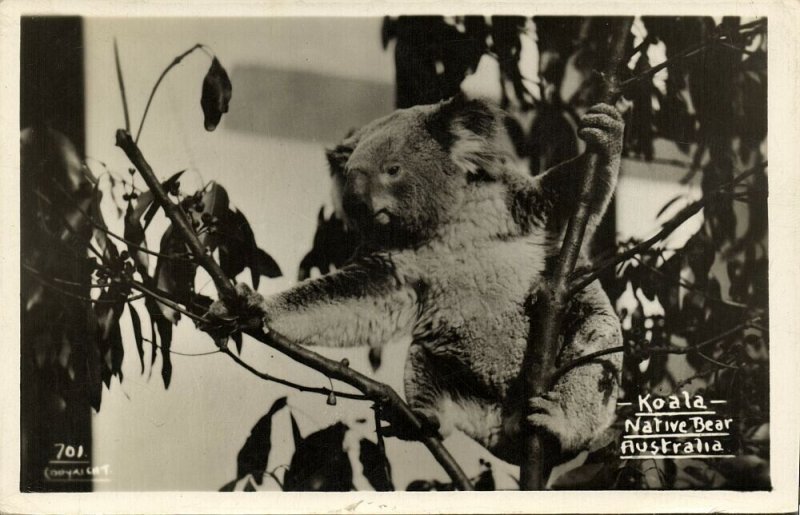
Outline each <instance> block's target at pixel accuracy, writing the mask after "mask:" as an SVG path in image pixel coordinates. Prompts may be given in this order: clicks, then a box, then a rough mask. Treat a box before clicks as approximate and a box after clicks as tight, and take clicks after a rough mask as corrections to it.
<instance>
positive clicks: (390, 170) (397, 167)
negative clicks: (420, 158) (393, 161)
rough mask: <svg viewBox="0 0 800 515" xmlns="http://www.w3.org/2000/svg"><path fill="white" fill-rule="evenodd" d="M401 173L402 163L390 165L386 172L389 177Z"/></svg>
mask: <svg viewBox="0 0 800 515" xmlns="http://www.w3.org/2000/svg"><path fill="white" fill-rule="evenodd" d="M399 173H400V165H389V166H387V167H386V174H387V175H388V176H389V177H394V176H395V175H397V174H399Z"/></svg>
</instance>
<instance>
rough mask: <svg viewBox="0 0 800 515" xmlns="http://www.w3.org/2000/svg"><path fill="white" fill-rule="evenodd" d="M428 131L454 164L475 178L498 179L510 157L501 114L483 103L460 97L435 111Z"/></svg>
mask: <svg viewBox="0 0 800 515" xmlns="http://www.w3.org/2000/svg"><path fill="white" fill-rule="evenodd" d="M426 128H427V130H428V132H429V133H430V134H431V136H432V137H433V138H434V139H435V140H436V141H437V142H438V143H439V144H440V145H442V148H444V149H445V150H447V151H449V152H450V157H451V159H452V160H453V162H454V163H455V164H456V165H457V166H458V167H459V168H461V169H463V170H464V171H465V172H466V173H468V174H470V175H472V176H473V177H489V178H496V177H499V176H500V175H501V173H502V171H503V168H504V167H505V164H506V161H507V160H508V159H509V158H510V157H511V147H510V140H509V138H508V135H507V134H506V132H505V127H504V125H503V122H502V115H501V112H500V110H499V109H497V108H495V107H493V106H492V105H491V104H489V103H488V102H486V101H484V100H477V99H472V100H470V99H467V98H466V97H465V96H464V95H463V94H458V95H456V96H455V97H453V98H452V99H450V100H447V101H444V102H442V103H440V104H439V105H438V106H437V107H436V108H435V109H434V111H433V112H432V113H431V114H430V115H429V117H428V119H427V120H426Z"/></svg>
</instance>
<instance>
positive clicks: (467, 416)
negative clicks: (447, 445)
mask: <svg viewBox="0 0 800 515" xmlns="http://www.w3.org/2000/svg"><path fill="white" fill-rule="evenodd" d="M501 116H502V115H501V113H500V112H499V111H498V110H496V109H495V108H493V107H491V106H490V105H488V104H487V103H484V102H482V101H477V100H466V99H464V98H456V99H454V100H451V101H447V102H442V103H440V104H437V105H430V106H417V107H413V108H410V109H405V110H400V111H396V112H394V113H392V114H390V115H389V116H387V117H385V118H382V119H379V120H376V121H374V122H372V123H370V124H369V125H367V126H365V127H363V128H362V129H360V130H359V131H357V132H356V133H355V134H353V135H352V136H350V137H348V138H347V139H346V140H345V141H344V142H342V144H340V145H339V146H338V147H337V148H336V149H334V150H333V151H331V152H330V154H329V160H330V162H331V166H332V171H333V174H334V176H335V177H336V176H338V177H340V178H341V180H342V182H341V184H340V185H341V188H342V208H343V210H344V212H345V214H346V221H347V223H348V225H349V227H351V228H352V229H354V230H357V231H359V232H360V233H361V237H362V241H363V242H364V243H363V245H362V247H361V248H360V250H359V251H358V252H357V254H356V256H355V257H354V258H353V260H352V261H351V262H350V263H349V264H348V265H347V266H345V267H343V268H341V269H340V270H338V271H336V272H334V273H331V274H329V275H326V276H323V277H320V278H317V279H313V280H306V281H304V282H301V283H300V284H298V285H297V286H295V287H294V288H292V289H290V290H288V291H286V292H284V293H281V294H278V295H276V296H273V297H270V298H267V299H261V300H260V302H261V307H262V309H263V311H264V313H265V317H264V319H265V324H266V326H267V327H269V328H271V329H273V330H275V331H277V332H279V333H281V334H283V335H285V336H287V337H288V338H290V339H292V340H294V341H296V342H299V343H302V344H307V345H325V346H353V345H364V346H371V347H375V348H378V347H380V346H381V345H383V344H384V343H385V342H387V341H389V340H393V339H395V338H397V337H399V336H403V335H406V336H410V337H411V338H412V344H411V346H410V350H409V354H408V359H407V362H406V365H405V390H406V397H407V400H408V402H409V403H410V405H411V407H412V408H414V409H416V410H418V411H419V412H420V413H421V414H423V415H425V416H426V417H427V418H428V419H431V420H434V421H436V422H438V424H439V426H440V429H441V433H442V434H443V435H446V434H448V433H449V432H450V431H452V430H453V429H454V428H457V429H460V430H462V431H464V432H465V433H467V434H468V435H470V436H471V437H472V438H474V439H475V440H477V441H478V442H480V443H481V444H482V445H484V446H486V447H487V448H488V449H489V450H491V451H492V452H494V453H495V454H496V455H498V456H499V457H500V458H503V459H505V460H507V461H509V462H512V463H518V461H519V456H520V452H519V440H520V439H519V438H518V435H519V432H520V424H521V422H522V420H523V416H524V414H525V413H527V412H529V410H528V407H529V406H531V405H532V407H533V408H534V414H533V415H530V416H529V418H528V420H529V421H530V422H531V423H533V424H535V425H538V426H539V427H542V428H544V429H546V430H547V431H548V432H550V433H551V434H552V435H554V436H555V437H556V439H557V441H558V442H559V443H560V450H561V451H562V452H566V453H572V452H576V451H579V450H581V449H583V448H586V447H587V446H588V445H589V443H590V442H591V441H592V439H593V438H594V437H595V436H597V435H598V434H599V433H600V432H602V431H603V430H604V429H606V428H607V427H608V426H609V424H610V423H611V422H612V420H613V412H614V406H615V399H616V388H617V377H618V373H619V366H620V357H619V355H616V354H615V355H610V356H605V357H603V358H601V359H598V360H596V361H594V362H592V363H591V364H589V365H586V366H580V367H577V368H574V369H572V370H571V371H570V372H568V373H567V374H565V375H564V376H563V377H562V378H561V379H560V380H559V381H558V383H557V384H556V386H555V389H554V391H553V392H551V393H550V394H548V395H546V396H544V397H541V398H536V399H530V400H528V401H527V402H528V406H526V400H525V399H524V398H523V396H522V394H521V392H522V389H521V381H520V378H519V375H520V371H521V364H522V359H523V355H524V353H525V349H526V346H527V339H528V332H529V319H528V316H527V314H526V302H529V301H530V299H531V298H534V299H535V296H536V290H537V288H539V287H541V286H542V285H543V284H544V280H543V279H544V277H545V276H546V275H547V274H548V273H549V271H550V269H551V268H552V265H553V263H554V258H555V256H557V254H558V251H559V247H560V243H561V235H562V233H563V229H564V226H565V225H566V223H565V222H566V220H567V218H568V216H569V215H570V214H571V212H572V211H573V210H574V208H575V202H576V199H577V188H578V183H579V174H580V170H581V166H580V160H581V159H582V158H577V159H575V160H572V161H569V162H567V163H564V164H562V165H559V166H557V167H555V168H553V169H551V170H549V171H548V172H546V173H545V174H542V175H540V176H537V177H530V176H528V175H526V174H525V173H523V172H520V171H518V170H517V169H516V168H515V165H514V164H513V158H512V156H511V149H510V145H509V143H508V137H507V135H506V133H505V130H504V128H503V123H502V118H501ZM582 126H583V128H582V129H581V132H580V135H581V137H582V138H583V139H585V140H586V141H587V144H588V145H589V146H590V147H591V148H592V149H593V150H594V151H595V152H597V153H598V154H599V155H600V159H601V163H602V171H601V175H602V178H603V185H602V187H601V188H600V189H599V190H598V191H597V196H596V198H595V199H594V202H593V205H592V212H593V216H592V219H591V222H590V226H589V228H588V230H587V237H588V236H589V235H591V233H592V231H593V229H594V227H595V226H596V224H597V223H598V221H599V219H600V217H601V216H602V215H603V212H604V211H605V209H606V206H607V204H608V202H609V199H610V197H611V195H612V193H613V189H614V186H615V182H616V177H617V172H618V169H619V157H620V152H621V139H622V122H621V118H620V116H619V114H618V113H617V112H616V110H615V109H613V108H611V107H609V106H602V105H601V106H596V107H595V108H593V109H592V110H590V112H589V114H587V115H586V116H585V117H584V119H583V124H582ZM566 321H567V322H566V326H565V328H564V332H563V333H564V334H563V335H564V342H563V346H562V349H561V354H560V356H559V363H560V364H563V363H566V362H568V361H569V360H571V359H574V358H575V357H576V356H580V355H583V354H586V353H589V352H593V351H597V350H600V349H604V348H608V347H612V346H616V345H619V344H620V343H621V333H620V326H619V321H618V319H617V316H616V315H615V313H614V311H613V309H612V307H611V305H610V303H609V300H608V298H607V296H606V295H605V293H604V292H603V290H602V289H601V287H600V285H599V283H597V282H595V283H593V284H591V285H590V286H588V287H587V288H586V289H585V290H584V291H583V292H581V293H580V294H579V295H577V297H576V298H575V299H574V300H573V301H572V303H571V305H570V307H569V311H568V313H567V315H566Z"/></svg>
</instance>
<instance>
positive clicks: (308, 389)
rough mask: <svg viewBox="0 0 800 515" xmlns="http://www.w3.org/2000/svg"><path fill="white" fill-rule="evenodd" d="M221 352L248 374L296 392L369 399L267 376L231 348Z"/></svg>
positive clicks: (354, 394) (223, 348)
mask: <svg viewBox="0 0 800 515" xmlns="http://www.w3.org/2000/svg"><path fill="white" fill-rule="evenodd" d="M219 352H221V353H223V354H225V355H227V356H228V357H229V358H231V359H232V360H233V361H235V362H236V363H237V364H238V365H239V366H241V367H242V368H244V369H245V370H247V371H248V372H250V373H252V374H253V375H255V376H258V377H260V378H261V379H263V380H265V381H271V382H273V383H278V384H282V385H284V386H288V387H290V388H294V389H295V390H297V391H299V392H308V393H318V394H320V395H324V396H326V397H327V396H329V395H330V394H331V393H332V394H334V395H335V396H336V397H341V398H343V399H354V400H359V401H363V400H368V398H367V397H365V396H363V395H361V394H358V393H349V392H337V391H334V390H332V389H330V388H325V387H314V386H305V385H302V384H297V383H293V382H291V381H288V380H286V379H281V378H280V377H275V376H273V375H271V374H267V373H265V372H261V371H259V370H257V369H256V368H254V367H253V366H252V365H250V364H249V363H247V362H246V361H244V360H243V359H242V358H240V357H239V356H237V355H236V354H234V353H233V352H231V350H230V349H229V348H227V347H220V350H219Z"/></svg>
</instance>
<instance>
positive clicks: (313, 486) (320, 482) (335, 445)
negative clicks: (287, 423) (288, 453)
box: [283, 422, 353, 492]
mask: <svg viewBox="0 0 800 515" xmlns="http://www.w3.org/2000/svg"><path fill="white" fill-rule="evenodd" d="M346 432H347V426H346V425H344V424H343V423H341V422H338V423H336V424H334V425H332V426H329V427H327V428H325V429H322V430H320V431H317V432H316V433H312V434H311V435H309V436H308V437H307V438H304V439H302V440H301V441H300V442H299V444H298V445H296V449H295V453H294V456H292V462H291V464H290V465H289V469H288V470H287V471H286V475H285V476H284V481H283V488H284V490H285V491H287V492H299V491H316V492H348V491H350V490H352V489H353V479H352V478H353V468H352V467H351V465H350V460H349V459H348V457H347V454H346V453H345V452H344V449H343V447H342V446H343V441H344V435H345V433H346Z"/></svg>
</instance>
